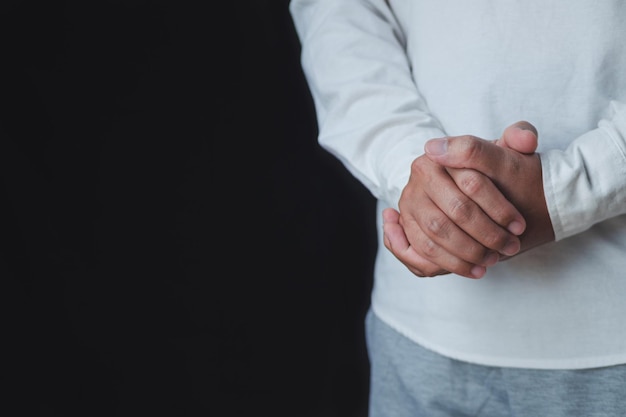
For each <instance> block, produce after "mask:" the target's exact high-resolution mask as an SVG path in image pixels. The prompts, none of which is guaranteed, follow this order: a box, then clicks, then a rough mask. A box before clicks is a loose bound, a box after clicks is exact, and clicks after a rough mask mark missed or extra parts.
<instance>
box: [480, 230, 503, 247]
mask: <svg viewBox="0 0 626 417" xmlns="http://www.w3.org/2000/svg"><path fill="white" fill-rule="evenodd" d="M508 241H509V236H508V233H507V232H505V231H504V230H502V229H501V230H497V231H493V232H491V233H487V234H486V235H485V236H484V242H485V243H484V244H485V246H486V247H488V248H490V249H493V250H498V251H499V250H502V249H503V248H504V246H505V245H506V244H507V243H508Z"/></svg>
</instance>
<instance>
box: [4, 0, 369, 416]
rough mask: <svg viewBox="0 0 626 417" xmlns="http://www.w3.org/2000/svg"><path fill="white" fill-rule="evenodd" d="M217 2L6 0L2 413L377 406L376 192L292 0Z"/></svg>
mask: <svg viewBox="0 0 626 417" xmlns="http://www.w3.org/2000/svg"><path fill="white" fill-rule="evenodd" d="M199 5H200V2H198V3H187V2H166V1H139V0H126V1H112V0H110V1H96V2H85V1H77V0H76V1H65V2H57V1H43V0H40V1H27V0H23V1H15V0H14V1H7V2H3V6H1V10H0V33H1V34H2V50H1V53H2V72H3V76H2V81H1V85H2V90H1V91H0V103H1V104H0V105H1V108H0V175H1V178H2V182H1V183H0V186H1V187H2V188H1V189H0V192H1V194H0V216H1V217H0V218H1V219H2V222H1V226H2V227H1V230H0V245H1V246H0V277H1V280H0V282H1V283H2V289H1V291H0V293H1V294H2V302H1V305H2V309H3V314H2V317H3V327H2V329H3V330H2V340H3V343H2V344H3V346H4V347H5V348H7V349H6V351H5V354H4V355H3V366H2V378H3V379H4V382H5V387H6V389H5V390H3V400H2V402H1V404H2V407H3V408H6V410H7V411H6V412H3V413H2V414H3V415H11V416H81V417H87V416H133V417H136V416H144V415H145V416H153V415H167V416H261V415H262V416H265V415H267V416H282V415H285V416H294V417H299V416H324V417H326V416H328V417H332V416H346V417H349V416H365V415H366V406H367V386H368V379H367V378H368V362H367V355H366V351H365V344H364V334H363V317H364V315H365V311H366V309H367V307H368V305H369V291H370V288H371V273H372V263H373V256H374V251H375V238H374V234H375V229H374V217H373V216H374V202H373V198H372V197H371V195H370V194H369V193H368V192H367V191H366V190H365V189H364V188H363V187H362V186H361V185H360V184H358V183H357V182H356V180H354V179H353V178H352V177H351V176H350V175H349V174H348V173H347V171H346V170H345V169H344V168H343V167H342V166H341V165H340V164H339V163H338V162H337V160H335V159H334V158H333V157H332V156H330V155H329V154H328V153H326V152H325V151H323V150H322V149H321V148H320V147H319V145H318V144H317V142H316V134H317V127H316V121H315V116H314V110H313V107H312V101H311V98H310V96H309V92H308V89H307V87H306V83H305V80H304V77H303V74H302V72H301V69H300V63H299V52H300V50H299V48H300V46H299V43H298V40H297V37H296V35H295V31H294V28H293V26H292V22H291V18H290V16H289V14H288V1H287V0H265V1H262V0H258V1H250V2H237V3H236V4H232V6H233V8H232V9H231V10H221V9H217V8H216V7H214V6H213V5H212V4H211V3H206V4H205V7H199ZM9 411H10V412H9Z"/></svg>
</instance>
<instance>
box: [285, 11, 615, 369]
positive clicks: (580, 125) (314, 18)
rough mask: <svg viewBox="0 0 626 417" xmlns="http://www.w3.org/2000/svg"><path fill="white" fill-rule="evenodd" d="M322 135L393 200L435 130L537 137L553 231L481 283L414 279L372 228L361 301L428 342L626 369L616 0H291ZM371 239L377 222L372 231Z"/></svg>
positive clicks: (386, 201) (550, 363)
mask: <svg viewBox="0 0 626 417" xmlns="http://www.w3.org/2000/svg"><path fill="white" fill-rule="evenodd" d="M290 10H291V13H292V16H293V19H294V23H295V27H296V30H297V32H298V35H299V37H300V40H301V44H302V66H303V69H304V71H305V75H306V77H307V80H308V82H309V86H310V89H311V93H312V96H313V99H314V101H315V106H316V110H317V115H318V123H319V129H320V134H319V142H320V144H321V145H322V146H323V147H324V148H325V149H327V150H328V151H329V152H331V153H332V154H333V155H335V156H336V157H337V158H339V159H340V160H341V161H342V162H343V163H344V164H345V166H346V168H347V169H348V170H349V171H350V172H351V173H352V174H353V175H354V176H355V177H356V178H358V179H359V180H360V181H361V182H362V183H363V184H364V185H365V186H366V187H368V189H369V190H370V191H371V192H372V194H373V195H374V196H375V197H376V198H378V201H379V203H378V213H377V214H378V221H379V230H382V226H381V225H380V221H381V211H382V209H384V208H385V207H389V206H392V207H397V203H398V199H399V197H400V192H401V190H402V188H403V187H404V185H405V184H406V182H407V179H408V176H409V167H410V163H411V161H412V160H413V159H414V158H416V157H417V156H419V155H421V154H422V153H423V146H424V142H425V141H426V140H428V139H430V138H434V137H442V136H446V135H461V134H472V135H476V136H479V137H483V138H486V139H493V138H497V137H499V135H500V134H501V133H502V131H503V130H504V128H505V127H507V126H509V125H510V124H512V123H514V122H516V121H519V120H527V121H529V122H531V123H533V124H534V125H535V126H536V127H537V129H538V131H539V152H540V156H541V160H542V168H543V178H544V189H545V193H546V199H547V203H548V209H549V212H550V216H551V220H552V223H553V225H554V228H555V235H556V238H557V241H556V242H553V243H551V244H548V245H544V246H541V247H540V248H537V249H534V250H531V251H529V252H526V253H524V254H522V255H519V256H517V257H515V258H513V259H511V260H509V261H506V262H502V263H499V264H497V265H496V266H494V267H491V268H489V269H488V272H487V275H486V276H485V277H483V278H482V279H480V280H470V279H467V278H462V277H458V276H455V275H446V276H440V277H435V278H417V277H415V276H414V275H412V274H411V273H410V272H409V271H408V270H407V269H406V267H405V266H404V265H402V264H401V263H400V262H399V261H397V260H396V259H395V257H394V256H393V255H392V254H391V253H390V252H388V251H387V249H385V247H384V245H383V244H382V236H379V250H378V255H377V261H376V270H375V284H374V290H373V294H372V308H373V309H374V310H375V312H376V313H377V315H378V316H379V317H381V318H382V319H383V320H385V322H387V323H388V324H389V325H390V326H392V327H393V328H395V329H397V330H398V331H400V332H402V333H403V334H405V335H406V336H408V337H409V338H411V339H412V340H414V341H416V342H418V343H420V344H422V345H423V346H425V347H427V348H430V349H432V350H435V351H437V352H439V353H441V354H444V355H447V356H450V357H453V358H456V359H460V360H465V361H470V362H475V363H480V364H484V365H497V366H512V367H530V368H545V369H570V368H588V367H597V366H606V365H613V364H618V363H626V215H624V214H625V213H626V25H624V22H625V21H626V2H622V1H619V0H613V1H610V0H607V1H602V2H593V1H583V0H575V1H571V2H566V1H553V0H548V1H545V0H543V1H539V0H529V1H525V2H511V1H501V2H492V1H487V0H475V1H471V2H468V1H462V0H444V1H416V0H414V1H412V0H390V1H389V2H386V1H384V0H292V2H291V5H290ZM381 235H382V233H381Z"/></svg>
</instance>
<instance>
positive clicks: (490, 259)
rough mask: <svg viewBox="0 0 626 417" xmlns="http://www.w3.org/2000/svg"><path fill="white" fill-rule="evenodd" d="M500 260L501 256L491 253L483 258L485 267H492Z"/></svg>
mask: <svg viewBox="0 0 626 417" xmlns="http://www.w3.org/2000/svg"><path fill="white" fill-rule="evenodd" d="M499 258H500V256H499V255H498V254H497V253H496V252H489V253H488V254H487V255H485V257H484V258H483V262H482V264H483V265H484V266H491V265H495V264H496V262H498V259H499Z"/></svg>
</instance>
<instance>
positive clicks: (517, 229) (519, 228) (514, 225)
mask: <svg viewBox="0 0 626 417" xmlns="http://www.w3.org/2000/svg"><path fill="white" fill-rule="evenodd" d="M507 229H508V230H509V232H511V233H513V234H514V235H518V236H519V235H521V234H522V233H524V225H523V224H522V222H518V221H517V220H514V221H512V222H511V224H509V226H508V227H507Z"/></svg>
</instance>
